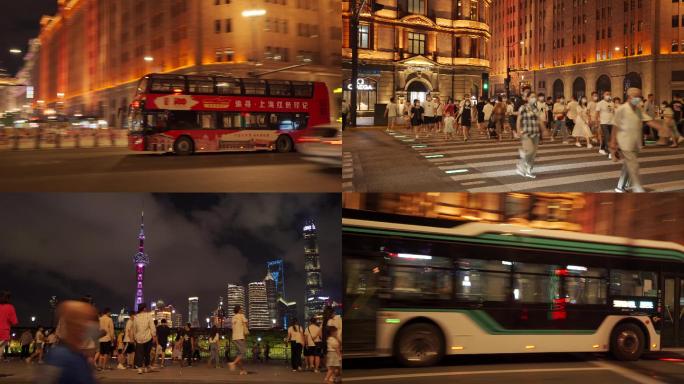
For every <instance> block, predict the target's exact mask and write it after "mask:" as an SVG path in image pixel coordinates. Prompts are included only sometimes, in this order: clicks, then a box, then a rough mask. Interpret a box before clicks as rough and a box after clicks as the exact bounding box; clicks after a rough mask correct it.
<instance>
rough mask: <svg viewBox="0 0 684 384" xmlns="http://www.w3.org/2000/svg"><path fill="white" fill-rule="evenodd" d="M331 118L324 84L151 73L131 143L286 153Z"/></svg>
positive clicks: (133, 120)
mask: <svg viewBox="0 0 684 384" xmlns="http://www.w3.org/2000/svg"><path fill="white" fill-rule="evenodd" d="M329 123H330V99H329V96H328V89H327V86H326V85H325V84H324V83H318V82H302V81H285V80H263V79H258V78H250V79H237V78H229V77H216V76H185V75H167V74H164V75H161V74H150V75H147V76H145V77H144V78H143V79H141V80H140V82H139V84H138V88H137V92H136V96H135V98H134V100H133V102H132V103H131V107H130V112H129V129H130V133H129V148H130V149H131V150H134V151H153V152H173V153H175V154H178V155H190V154H193V153H195V152H217V151H262V150H265V151H277V152H291V151H294V150H295V143H296V142H297V139H298V138H299V137H301V136H303V135H305V132H306V131H307V129H308V128H312V127H315V126H318V125H321V124H329Z"/></svg>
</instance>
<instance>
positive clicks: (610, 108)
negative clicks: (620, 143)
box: [596, 92, 615, 159]
mask: <svg viewBox="0 0 684 384" xmlns="http://www.w3.org/2000/svg"><path fill="white" fill-rule="evenodd" d="M596 112H597V113H598V117H599V124H600V126H601V148H600V149H599V153H600V154H602V155H608V144H609V143H610V137H611V135H612V130H613V118H614V115H615V104H613V98H612V97H611V95H610V92H604V93H603V100H601V101H599V102H598V103H597V104H596ZM608 158H609V159H610V158H612V155H609V157H608Z"/></svg>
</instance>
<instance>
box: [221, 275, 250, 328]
mask: <svg viewBox="0 0 684 384" xmlns="http://www.w3.org/2000/svg"><path fill="white" fill-rule="evenodd" d="M226 298H227V301H226V302H227V304H228V308H227V310H226V312H227V317H228V327H229V328H232V322H233V315H234V314H235V313H234V312H233V309H234V308H235V306H236V305H239V306H241V307H242V309H243V310H244V311H245V315H247V307H246V306H245V287H244V286H242V285H237V284H230V283H229V284H228V295H227V297H226Z"/></svg>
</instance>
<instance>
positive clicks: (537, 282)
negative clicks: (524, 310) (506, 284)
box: [513, 263, 560, 303]
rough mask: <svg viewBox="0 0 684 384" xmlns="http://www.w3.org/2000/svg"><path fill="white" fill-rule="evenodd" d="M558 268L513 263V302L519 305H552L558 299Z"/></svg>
mask: <svg viewBox="0 0 684 384" xmlns="http://www.w3.org/2000/svg"><path fill="white" fill-rule="evenodd" d="M559 270H560V267H558V266H554V265H546V264H528V263H515V272H516V273H514V274H513V300H515V301H517V302H521V303H553V301H554V299H559V298H560V274H557V273H556V272H557V271H559Z"/></svg>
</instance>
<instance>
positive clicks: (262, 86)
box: [242, 79, 266, 96]
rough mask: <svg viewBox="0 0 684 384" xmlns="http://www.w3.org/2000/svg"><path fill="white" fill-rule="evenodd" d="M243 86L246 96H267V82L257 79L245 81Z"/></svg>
mask: <svg viewBox="0 0 684 384" xmlns="http://www.w3.org/2000/svg"><path fill="white" fill-rule="evenodd" d="M242 86H243V87H244V89H245V95H252V96H265V95H266V81H264V80H256V79H243V80H242Z"/></svg>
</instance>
